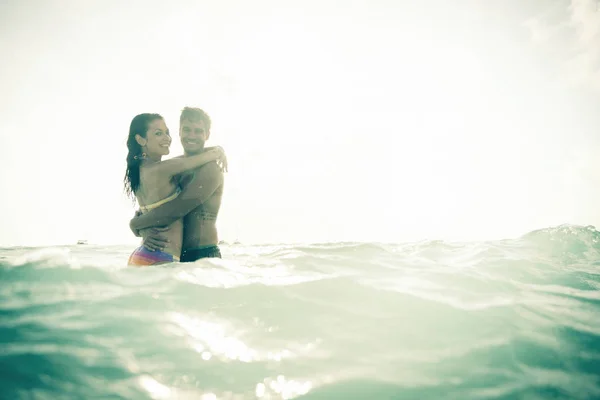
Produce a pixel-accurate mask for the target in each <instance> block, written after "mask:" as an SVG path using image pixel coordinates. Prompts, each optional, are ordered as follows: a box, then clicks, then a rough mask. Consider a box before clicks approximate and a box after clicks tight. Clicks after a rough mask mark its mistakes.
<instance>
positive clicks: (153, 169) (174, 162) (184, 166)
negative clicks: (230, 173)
mask: <svg viewBox="0 0 600 400" xmlns="http://www.w3.org/2000/svg"><path fill="white" fill-rule="evenodd" d="M224 157H225V155H224V153H223V149H221V148H220V147H216V148H211V149H210V150H207V151H204V152H202V153H200V154H196V155H193V156H188V157H177V158H171V159H170V160H166V161H161V162H159V163H157V164H154V165H151V166H150V167H149V171H148V172H150V173H153V174H161V175H163V176H165V177H167V178H171V177H173V176H175V175H179V174H181V173H183V172H186V171H189V170H192V169H196V168H199V167H201V166H202V165H204V164H207V163H209V162H211V161H216V160H219V159H223V158H224Z"/></svg>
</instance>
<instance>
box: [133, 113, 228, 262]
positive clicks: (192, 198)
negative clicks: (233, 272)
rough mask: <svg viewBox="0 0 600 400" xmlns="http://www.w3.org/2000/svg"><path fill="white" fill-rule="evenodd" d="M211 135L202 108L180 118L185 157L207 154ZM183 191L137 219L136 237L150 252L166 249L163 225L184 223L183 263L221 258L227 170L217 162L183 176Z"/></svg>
mask: <svg viewBox="0 0 600 400" xmlns="http://www.w3.org/2000/svg"><path fill="white" fill-rule="evenodd" d="M209 136H210V117H209V116H208V115H207V114H206V113H205V112H204V111H203V110H201V109H199V108H190V107H185V108H184V109H183V110H182V112H181V117H180V118H179V137H180V140H181V145H182V146H183V150H184V156H191V155H195V154H198V153H201V152H203V151H205V147H204V145H205V143H206V141H207V140H208V138H209ZM181 185H182V186H183V190H182V192H181V193H180V194H179V196H177V198H175V199H174V200H171V201H169V202H168V203H165V204H163V205H161V206H160V207H157V208H155V209H153V210H150V211H148V212H147V213H145V214H143V215H138V216H136V217H134V218H133V219H132V220H131V222H130V224H129V226H130V227H131V230H132V231H133V232H134V233H135V234H136V236H140V235H139V234H141V236H143V237H144V246H145V247H147V248H148V249H149V250H162V248H163V247H164V244H165V242H166V238H164V237H163V236H161V234H160V232H161V228H160V227H162V226H168V225H170V224H172V223H173V222H175V221H176V220H178V219H179V218H184V220H183V225H184V228H183V243H182V252H181V262H192V261H196V260H199V259H201V258H207V257H218V258H221V251H220V250H219V247H218V243H219V238H218V234H217V225H216V223H217V215H218V213H219V209H220V208H221V198H222V197H223V171H222V170H221V167H220V166H219V165H218V164H217V163H216V162H211V163H208V164H206V165H203V166H202V167H200V168H198V169H197V170H195V171H194V172H193V173H191V174H189V175H186V176H184V177H183V179H182V182H181Z"/></svg>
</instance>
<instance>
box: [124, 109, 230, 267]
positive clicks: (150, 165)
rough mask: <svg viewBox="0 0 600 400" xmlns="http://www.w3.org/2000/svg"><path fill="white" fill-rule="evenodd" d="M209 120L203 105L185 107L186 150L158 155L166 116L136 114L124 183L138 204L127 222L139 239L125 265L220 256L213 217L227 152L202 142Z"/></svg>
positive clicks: (165, 146) (165, 149)
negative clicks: (173, 155) (166, 157)
mask: <svg viewBox="0 0 600 400" xmlns="http://www.w3.org/2000/svg"><path fill="white" fill-rule="evenodd" d="M210 123H211V121H210V117H209V116H208V115H207V114H206V113H205V112H204V111H203V110H201V109H199V108H190V107H186V108H184V109H183V110H182V112H181V116H180V118H179V137H180V140H181V144H182V146H183V150H184V155H183V156H179V157H174V158H171V159H169V160H166V161H162V160H161V159H162V157H163V156H166V155H168V154H169V147H170V145H171V135H170V132H169V128H168V127H167V125H166V123H165V120H164V118H163V117H162V116H160V115H159V114H140V115H136V116H135V117H134V118H133V120H132V121H131V125H130V127H129V136H128V138H127V149H128V154H127V169H126V171H125V178H124V184H125V191H126V193H127V195H128V196H130V197H131V198H135V199H136V200H137V202H138V204H139V210H138V211H137V212H136V216H135V217H134V218H133V219H132V220H131V222H130V224H129V225H130V228H131V230H132V231H133V232H134V233H135V235H136V236H141V237H143V244H142V246H140V247H138V248H137V249H136V250H135V251H134V252H133V253H132V254H131V256H130V257H129V262H128V264H129V265H133V266H146V265H156V264H164V263H170V262H176V261H181V262H191V261H196V260H198V259H201V258H207V257H219V258H220V257H221V252H220V250H219V247H218V241H219V239H218V234H217V226H216V222H217V215H218V213H219V208H220V206H221V198H222V196H223V173H224V172H227V158H226V157H225V153H224V151H223V149H222V148H221V147H205V143H206V141H207V140H208V138H209V136H210Z"/></svg>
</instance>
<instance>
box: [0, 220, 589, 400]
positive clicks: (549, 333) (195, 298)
mask: <svg viewBox="0 0 600 400" xmlns="http://www.w3.org/2000/svg"><path fill="white" fill-rule="evenodd" d="M599 238H600V234H599V233H598V232H597V231H596V230H595V229H594V228H593V227H582V226H567V225H565V226H560V227H555V228H548V229H542V230H537V231H534V232H530V233H528V234H526V235H523V236H522V237H519V238H515V239H509V240H502V241H488V242H476V243H475V242H473V243H459V242H441V241H423V242H415V243H401V244H393V243H392V244H390V243H384V244H382V243H329V244H328V243H321V244H314V245H308V244H305V245H291V244H290V245H285V244H282V245H268V246H245V245H236V246H224V247H223V253H224V259H223V260H201V261H199V262H197V263H192V264H180V263H174V264H170V265H166V266H161V267H155V268H127V267H125V266H124V260H126V257H127V255H128V252H129V251H131V249H130V248H128V247H127V246H117V247H101V246H79V247H77V246H67V247H54V248H50V249H48V248H46V249H33V248H27V249H26V248H17V249H15V248H13V249H5V250H4V251H3V252H2V256H3V257H4V258H3V259H1V260H0V281H1V282H2V285H0V342H1V346H0V387H1V388H2V393H1V394H0V397H2V396H4V397H5V398H10V399H19V398H42V399H44V398H48V399H57V398H58V399H60V398H123V399H131V398H136V399H137V398H140V399H159V398H164V399H188V398H189V399H198V398H203V399H246V398H248V399H256V398H260V399H286V398H302V399H338V398H339V399H353V398H355V399H371V398H394V399H403V398H406V399H412V398H419V399H421V398H445V399H506V398H549V397H550V398H552V396H554V398H569V399H592V398H598V397H600V381H599V379H598V375H597V366H598V365H600V351H598V350H597V349H600V322H599V320H598V318H597V316H598V313H599V311H600V308H599V307H600V295H599V293H600V291H599V289H600V279H598V262H599V260H600V257H599V255H600V254H599V253H598V251H599V250H600V245H599V240H598V239H599Z"/></svg>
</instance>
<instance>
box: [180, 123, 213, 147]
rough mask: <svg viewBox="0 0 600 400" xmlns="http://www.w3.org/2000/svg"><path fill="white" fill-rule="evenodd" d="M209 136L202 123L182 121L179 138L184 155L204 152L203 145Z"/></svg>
mask: <svg viewBox="0 0 600 400" xmlns="http://www.w3.org/2000/svg"><path fill="white" fill-rule="evenodd" d="M209 135H210V132H209V131H208V130H207V129H206V125H205V124H204V121H196V122H193V121H190V120H188V119H184V120H183V121H181V125H180V126H179V137H180V139H181V145H182V146H183V150H184V151H185V152H186V154H195V153H199V152H201V151H202V150H204V143H205V142H206V141H207V140H208V136H209Z"/></svg>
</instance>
